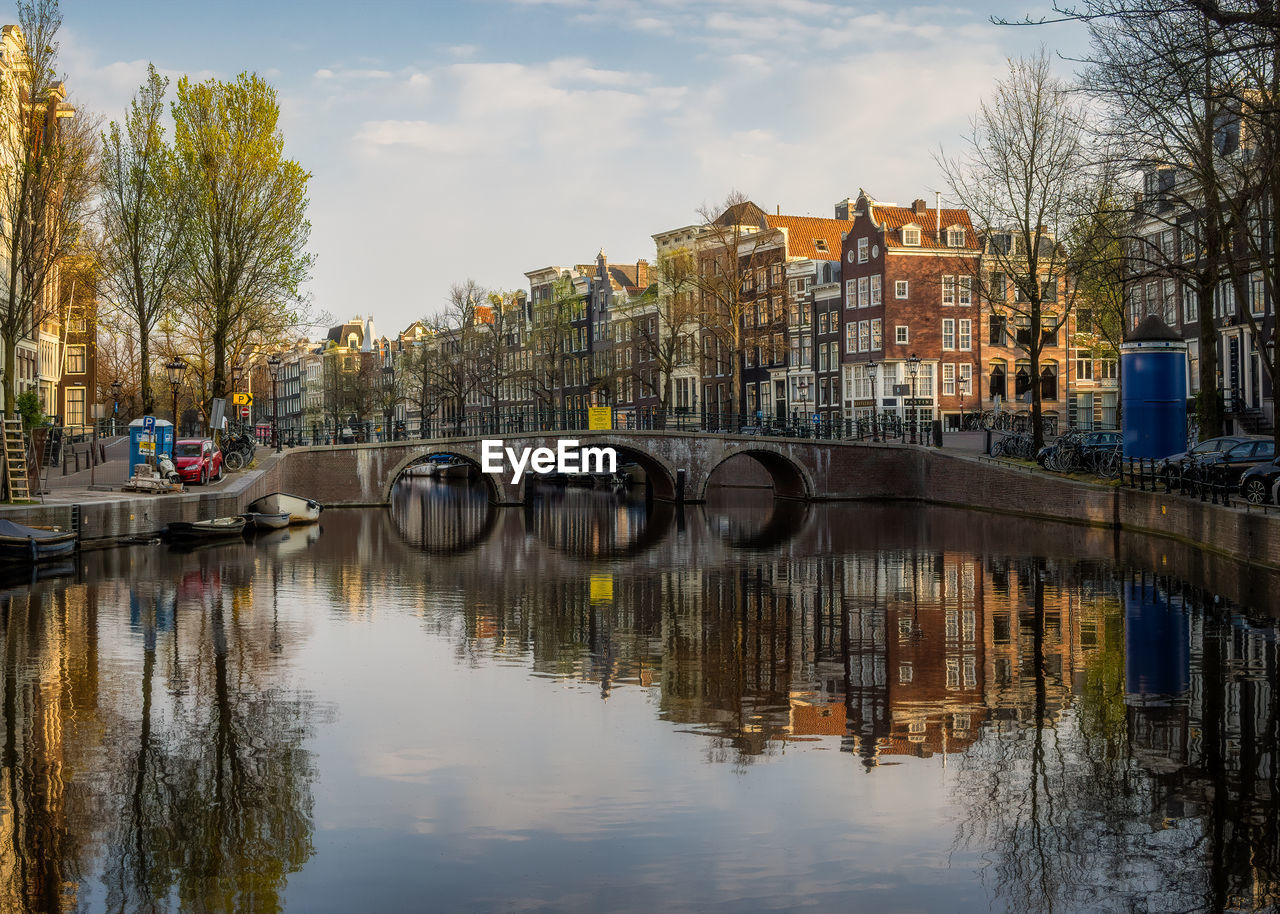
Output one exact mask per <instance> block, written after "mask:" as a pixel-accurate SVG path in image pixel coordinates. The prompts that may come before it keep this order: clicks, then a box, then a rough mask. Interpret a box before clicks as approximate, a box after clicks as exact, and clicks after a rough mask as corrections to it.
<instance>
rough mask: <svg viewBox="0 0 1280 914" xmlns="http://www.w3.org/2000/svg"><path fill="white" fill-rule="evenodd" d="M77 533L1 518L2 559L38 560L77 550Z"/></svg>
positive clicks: (14, 560)
mask: <svg viewBox="0 0 1280 914" xmlns="http://www.w3.org/2000/svg"><path fill="white" fill-rule="evenodd" d="M75 549H76V535H75V534H74V533H70V532H67V531H65V530H42V529H41V528H39V527H26V526H23V525H22V524H15V523H14V522H13V521H11V520H0V562H4V563H6V564H8V563H16V562H21V563H23V564H27V565H30V564H35V563H36V562H46V561H49V560H50V559H56V558H64V557H65V556H68V555H70V554H71V553H73V552H75Z"/></svg>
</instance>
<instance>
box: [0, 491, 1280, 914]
mask: <svg viewBox="0 0 1280 914" xmlns="http://www.w3.org/2000/svg"><path fill="white" fill-rule="evenodd" d="M1276 585H1277V582H1276V581H1275V580H1274V579H1272V578H1271V577H1269V576H1264V575H1260V574H1257V573H1247V572H1242V571H1241V570H1240V569H1239V568H1236V567H1233V566H1230V565H1225V564H1222V563H1218V562H1215V561H1214V560H1213V559H1211V558H1209V557H1206V556H1204V555H1202V554H1200V553H1198V552H1197V551H1195V550H1192V549H1189V548H1185V547H1177V546H1173V545H1171V544H1168V543H1161V542H1155V541H1150V540H1144V539H1139V538H1128V537H1118V536H1116V535H1115V534H1114V533H1111V532H1106V531H1097V530H1089V529H1085V528H1081V527H1070V526H1055V525H1052V524H1046V523H1042V522H1032V521H1026V520H1019V519H1011V518H1006V517H999V516H995V515H988V514H981V513H970V512H963V511H958V510H943V509H937V508H927V507H922V506H919V505H879V504H876V505H869V504H862V503H856V504H839V505H812V506H805V505H801V504H795V503H789V502H781V501H779V502H775V501H773V500H772V498H771V497H770V496H769V495H768V494H767V493H761V492H759V491H752V490H742V489H737V490H724V491H723V492H721V493H720V494H719V495H718V496H717V498H716V500H715V501H713V502H712V503H710V504H708V505H705V506H690V507H686V508H684V509H683V510H678V509H675V508H673V507H672V506H670V505H664V504H661V503H658V504H652V503H651V504H646V503H645V501H644V500H643V498H641V497H637V496H636V495H635V494H628V493H625V492H624V493H616V492H597V491H591V490H577V489H572V488H570V489H548V490H547V491H545V492H544V493H543V494H542V496H540V497H539V498H538V499H536V500H535V501H534V503H533V504H531V505H530V506H528V507H526V508H524V509H518V508H517V509H512V508H505V509H492V508H490V506H489V505H488V504H487V501H486V499H485V497H484V493H483V491H482V490H480V489H477V488H470V487H468V486H467V485H466V484H465V483H454V482H451V481H450V482H438V481H434V480H427V481H416V482H413V483H405V484H402V485H401V486H400V488H398V490H397V492H396V497H395V502H394V505H393V507H392V508H391V509H390V510H362V511H330V512H326V513H325V514H324V515H323V519H322V523H321V524H320V525H318V526H314V527H311V528H294V529H291V530H288V531H279V532H276V533H273V534H270V535H268V536H265V537H263V538H261V539H258V540H256V541H251V542H235V543H232V544H228V545H219V546H209V547H206V548H201V549H196V550H193V551H188V552H176V551H171V550H170V549H169V548H167V547H165V546H154V545H153V546H137V547H131V548H128V549H120V550H114V551H110V552H102V553H93V554H88V555H86V556H84V557H83V559H82V560H81V561H80V563H79V564H76V565H72V566H68V567H66V568H53V569H49V570H48V572H47V577H46V578H45V579H43V580H40V581H37V582H34V583H31V582H30V581H26V580H19V581H8V582H5V584H4V589H3V591H2V592H0V635H2V637H3V644H2V650H3V701H2V703H0V709H2V713H3V729H4V733H3V748H2V755H0V762H2V765H0V910H3V911H5V912H9V911H14V912H17V911H70V910H86V911H120V912H136V911H196V910H209V911H249V910H253V911H272V910H278V909H280V908H284V909H286V910H297V911H418V910H450V911H463V910H466V911H472V910H494V909H502V910H509V909H519V910H557V911H558V910H590V911H598V910H646V911H654V910H698V911H714V910H724V911H745V910H801V909H814V910H836V909H849V910H893V911H944V910H945V911H1049V910H1053V911H1075V910H1080V911H1111V910H1114V911H1197V910H1205V909H1214V910H1217V909H1221V908H1237V909H1244V910H1260V909H1266V908H1267V907H1268V906H1269V905H1275V904H1277V903H1278V902H1280V881H1278V880H1280V825H1278V815H1277V813H1278V810H1277V803H1278V801H1280V783H1278V781H1277V778H1278V777H1280V775H1278V770H1280V769H1278V767H1277V750H1278V749H1280V745H1278V743H1280V720H1278V717H1277V712H1278V703H1277V700H1276V685H1277V675H1278V674H1277V642H1276V623H1275V617H1274V613H1275V612H1276V610H1277V606H1276V605H1274V602H1271V604H1270V605H1269V601H1275V600H1276V594H1277V593H1280V587H1277V586H1276Z"/></svg>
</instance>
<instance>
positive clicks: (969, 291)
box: [956, 276, 973, 305]
mask: <svg viewBox="0 0 1280 914" xmlns="http://www.w3.org/2000/svg"><path fill="white" fill-rule="evenodd" d="M957 285H959V287H960V291H959V294H958V295H957V296H956V303H957V304H960V305H971V304H973V277H972V276H961V277H959V279H958V281H957Z"/></svg>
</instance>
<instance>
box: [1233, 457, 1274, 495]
mask: <svg viewBox="0 0 1280 914" xmlns="http://www.w3.org/2000/svg"><path fill="white" fill-rule="evenodd" d="M1277 482H1280V457H1275V458H1273V459H1272V460H1271V461H1270V462H1269V463H1260V464H1258V465H1257V466H1254V467H1250V468H1249V469H1247V470H1245V471H1244V474H1243V475H1241V477H1240V494H1241V495H1243V496H1244V500H1245V501H1248V502H1252V503H1253V504H1255V505H1265V504H1270V503H1272V502H1274V501H1275V500H1276V483H1277Z"/></svg>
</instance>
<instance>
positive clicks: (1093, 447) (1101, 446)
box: [1080, 432, 1124, 460]
mask: <svg viewBox="0 0 1280 914" xmlns="http://www.w3.org/2000/svg"><path fill="white" fill-rule="evenodd" d="M1118 447H1124V435H1122V434H1121V433H1120V432H1090V433H1089V434H1087V435H1085V436H1084V438H1083V439H1082V440H1081V441H1080V454H1081V456H1082V457H1083V458H1084V459H1085V460H1088V459H1090V458H1091V457H1093V456H1094V455H1095V454H1097V453H1099V452H1100V451H1110V450H1114V449H1115V448H1118Z"/></svg>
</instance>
